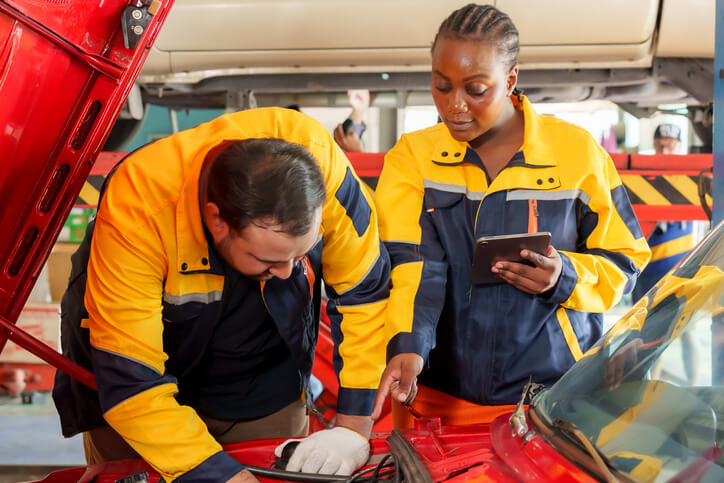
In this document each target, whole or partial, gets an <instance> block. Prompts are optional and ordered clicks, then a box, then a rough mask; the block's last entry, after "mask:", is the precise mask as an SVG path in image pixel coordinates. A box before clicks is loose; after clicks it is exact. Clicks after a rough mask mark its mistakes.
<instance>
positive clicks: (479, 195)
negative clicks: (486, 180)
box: [422, 179, 485, 201]
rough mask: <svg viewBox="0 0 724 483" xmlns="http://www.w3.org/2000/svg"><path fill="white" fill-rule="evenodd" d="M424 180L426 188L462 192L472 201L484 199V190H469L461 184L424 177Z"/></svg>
mask: <svg viewBox="0 0 724 483" xmlns="http://www.w3.org/2000/svg"><path fill="white" fill-rule="evenodd" d="M422 181H423V183H424V185H425V188H432V189H436V190H440V191H446V192H448V193H460V194H463V195H465V197H466V198H467V199H469V200H472V201H480V200H482V199H483V196H485V192H484V191H468V187H467V186H462V185H459V184H449V183H439V182H437V181H432V180H429V179H424V180H422Z"/></svg>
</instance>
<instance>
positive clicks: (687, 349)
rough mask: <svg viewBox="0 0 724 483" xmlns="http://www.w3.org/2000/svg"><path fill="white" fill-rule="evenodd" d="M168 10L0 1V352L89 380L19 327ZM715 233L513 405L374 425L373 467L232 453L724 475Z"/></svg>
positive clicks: (259, 462)
mask: <svg viewBox="0 0 724 483" xmlns="http://www.w3.org/2000/svg"><path fill="white" fill-rule="evenodd" d="M170 7H171V1H170V0H168V1H158V0H156V1H151V0H147V1H146V0H142V1H138V2H127V1H126V0H106V1H104V2H97V1H94V0H77V1H74V2H72V3H68V2H63V1H49V2H39V1H38V0H0V99H2V103H0V156H2V162H0V206H3V210H1V211H0V226H2V227H3V232H4V236H3V237H1V238H0V328H1V329H2V332H0V334H1V335H0V350H2V347H3V346H4V344H5V342H6V340H7V339H10V340H13V341H14V342H16V343H18V344H19V345H22V346H23V347H25V348H26V349H28V350H30V351H31V352H33V353H34V354H36V355H38V356H40V357H42V358H43V359H45V360H46V361H48V362H49V363H51V364H53V365H54V366H56V367H58V368H59V369H61V370H65V371H67V372H69V373H71V374H73V375H75V376H76V377H77V378H79V379H80V380H82V381H83V382H85V383H87V384H88V385H91V386H92V385H94V380H93V376H92V374H90V373H88V372H87V371H84V370H82V369H81V368H79V367H77V366H74V365H73V364H72V363H70V362H69V361H67V360H65V359H64V358H63V357H62V356H60V355H59V354H57V353H55V352H52V351H49V350H48V349H47V348H46V347H44V346H43V345H42V344H40V343H38V342H37V341H36V340H34V339H33V338H32V337H30V336H29V335H28V334H26V333H24V332H23V331H22V330H20V329H18V328H17V327H16V326H15V321H16V320H17V317H18V314H19V313H20V311H21V309H22V308H23V306H24V304H25V301H26V299H27V297H28V294H29V292H30V290H31V288H32V285H33V282H34V280H35V279H36V278H37V276H38V273H39V272H40V269H41V267H42V265H43V262H44V261H45V259H46V258H47V256H48V253H49V252H50V249H51V246H52V244H53V243H54V241H55V240H56V238H57V236H58V232H59V231H60V228H61V225H62V223H63V221H64V220H65V217H67V215H68V212H69V210H70V208H71V206H72V205H73V203H74V202H75V199H76V197H77V195H78V193H79V192H80V190H81V187H82V185H83V183H84V181H85V179H86V177H87V175H88V172H89V170H90V167H91V166H92V164H93V163H94V162H95V160H96V158H97V156H98V153H99V151H100V148H101V146H102V145H103V141H104V140H105V138H106V137H107V135H108V132H109V130H110V127H111V126H112V124H113V121H114V119H115V118H116V116H117V114H118V111H119V110H120V107H121V105H122V103H123V101H124V99H125V97H126V95H127V94H128V91H129V90H130V88H131V85H132V84H133V82H134V80H135V78H136V76H137V75H138V71H139V69H140V66H141V64H142V62H143V60H144V59H145V56H146V53H147V51H148V48H149V47H150V45H151V43H152V42H153V40H154V38H155V36H156V34H157V33H158V29H159V28H160V26H161V24H162V22H163V20H164V18H165V16H166V14H167V13H168V10H169V8H170ZM722 230H724V228H723V227H722V225H720V226H719V227H717V228H716V229H715V230H713V231H712V233H710V234H709V236H708V237H707V238H706V239H705V240H704V241H703V242H702V243H700V244H699V245H698V247H697V248H696V249H695V250H694V251H693V252H692V253H691V254H690V255H689V256H688V258H687V259H686V260H685V261H684V262H683V264H681V265H680V266H678V267H677V268H676V269H675V270H674V271H673V272H672V273H670V274H669V275H668V276H667V277H666V278H665V279H663V280H662V281H661V282H660V283H659V284H658V285H657V286H656V287H654V288H653V289H652V290H651V292H649V294H648V295H647V296H646V297H644V298H643V299H642V300H641V301H640V302H639V303H637V304H636V305H635V306H634V307H633V308H632V310H631V311H630V312H629V313H628V314H627V315H626V316H625V317H624V318H622V319H621V320H620V321H619V322H618V323H617V324H616V325H615V326H614V327H613V328H612V329H611V330H610V331H609V332H608V333H607V334H606V335H605V336H604V337H603V338H602V339H601V340H600V341H599V342H598V344H597V345H596V346H595V347H593V349H591V350H590V351H589V352H588V353H586V354H585V355H584V356H583V357H582V358H581V360H579V361H578V362H577V363H576V365H575V366H574V367H573V368H571V370H570V371H568V373H566V374H565V375H564V376H563V378H562V379H561V380H560V381H559V382H558V383H557V384H556V385H554V386H553V387H551V388H539V387H538V386H537V385H535V384H534V382H535V381H533V382H532V383H531V384H529V385H528V386H526V390H525V391H524V393H523V394H521V405H520V406H519V409H518V410H517V411H516V412H515V413H513V414H512V415H506V416H502V417H499V418H497V419H495V420H494V421H492V422H491V423H490V424H481V425H470V426H461V427H443V426H441V425H440V422H439V420H436V419H430V420H418V421H417V425H416V428H415V429H414V430H410V431H406V432H404V433H400V432H398V431H384V432H376V433H374V434H373V437H372V440H371V447H372V454H371V458H370V460H369V462H368V465H367V466H366V467H365V468H364V469H363V470H362V472H361V473H359V474H357V475H355V476H353V477H350V478H346V479H345V478H340V477H336V476H320V475H304V474H301V473H284V472H283V470H281V469H278V468H281V467H283V461H276V459H275V457H274V454H273V450H274V448H275V446H276V445H277V444H278V443H279V442H280V441H279V440H262V441H253V442H248V443H241V444H235V445H230V446H227V447H226V450H227V451H228V452H229V453H230V454H231V455H232V456H233V457H235V458H237V459H238V460H239V461H241V462H243V463H246V464H248V465H253V466H254V468H252V469H253V471H254V472H255V473H256V474H257V475H258V477H259V478H260V479H261V480H263V481H280V480H281V481H320V482H321V481H349V482H353V481H356V482H362V481H365V482H371V481H399V482H401V481H405V482H415V483H417V482H432V481H436V482H440V481H450V482H463V481H469V482H476V481H477V482H482V481H504V482H505V481H511V482H512V481H595V480H605V481H614V480H624V481H629V480H637V481H697V482H698V481H703V482H709V481H711V482H718V481H724V467H723V465H724V458H723V457H722V450H721V449H720V446H719V444H720V442H721V439H722V435H723V433H722V430H721V429H720V428H721V426H720V425H719V423H718V421H719V419H724V414H722V411H723V410H724V389H722V388H724V383H723V379H724V363H723V362H724V351H720V350H719V349H720V348H721V346H722V344H724V323H723V322H724V321H723V319H722V318H723V317H724V316H723V315H722V314H724V310H722V302H721V300H722V295H723V292H724V271H723V270H724V239H723V238H722ZM684 341H686V342H684ZM528 398H531V399H528ZM529 401H530V406H526V405H523V404H522V403H524V402H525V403H527V402H529ZM144 479H145V480H147V481H158V480H159V476H158V474H157V473H155V472H154V471H153V470H152V469H151V468H150V467H148V465H146V463H144V462H143V461H140V460H138V461H120V462H114V463H107V464H103V465H98V466H92V467H81V468H75V469H69V470H64V471H58V472H55V473H52V474H51V475H49V476H48V477H47V478H46V479H45V480H43V481H47V482H66V481H68V482H70V481H87V482H91V481H95V482H99V483H100V482H114V481H128V482H130V481H143V480H144Z"/></svg>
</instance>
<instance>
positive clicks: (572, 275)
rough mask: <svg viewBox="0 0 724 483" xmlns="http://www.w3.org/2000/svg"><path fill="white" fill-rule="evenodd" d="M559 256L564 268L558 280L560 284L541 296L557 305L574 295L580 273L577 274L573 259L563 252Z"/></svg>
mask: <svg viewBox="0 0 724 483" xmlns="http://www.w3.org/2000/svg"><path fill="white" fill-rule="evenodd" d="M558 254H559V255H560V256H561V261H562V262H563V266H562V267H561V276H560V278H559V279H558V283H557V284H556V286H555V287H554V288H553V290H549V291H548V292H545V293H543V294H541V295H539V297H540V298H541V299H543V300H545V301H546V302H548V303H551V304H555V305H560V304H562V303H563V302H565V301H566V300H568V299H569V298H570V297H571V294H572V293H573V289H574V288H576V284H577V283H578V273H576V269H575V268H573V263H571V259H570V258H568V255H566V254H565V253H563V252H558Z"/></svg>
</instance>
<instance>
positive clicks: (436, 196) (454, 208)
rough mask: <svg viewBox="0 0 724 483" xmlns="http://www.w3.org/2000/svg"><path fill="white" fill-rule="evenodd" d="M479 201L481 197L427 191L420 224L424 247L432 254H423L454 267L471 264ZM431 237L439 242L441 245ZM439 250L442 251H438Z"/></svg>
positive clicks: (423, 248)
mask: <svg viewBox="0 0 724 483" xmlns="http://www.w3.org/2000/svg"><path fill="white" fill-rule="evenodd" d="M479 203H480V201H478V200H473V199H469V198H468V197H467V196H466V195H465V193H453V192H447V191H439V190H430V189H428V190H425V198H424V200H423V213H422V214H421V219H420V225H421V227H422V241H423V243H422V250H427V251H429V253H423V256H424V257H425V258H432V259H437V260H442V259H446V260H447V262H448V264H449V265H450V266H451V267H469V266H470V263H471V262H472V249H473V238H474V236H473V218H474V213H475V209H477V205H478V204H479ZM426 238H427V239H428V240H426ZM430 238H433V239H434V238H436V239H437V240H438V241H439V248H438V244H436V243H434V240H429V239H430ZM426 241H431V242H432V243H427V242H426ZM439 249H441V250H442V252H441V253H434V251H435V250H439Z"/></svg>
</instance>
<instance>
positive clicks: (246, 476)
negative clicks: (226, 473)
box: [226, 470, 259, 483]
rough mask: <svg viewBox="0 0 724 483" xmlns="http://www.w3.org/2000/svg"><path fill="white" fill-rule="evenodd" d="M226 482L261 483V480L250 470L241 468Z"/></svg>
mask: <svg viewBox="0 0 724 483" xmlns="http://www.w3.org/2000/svg"><path fill="white" fill-rule="evenodd" d="M226 483H259V480H257V479H256V477H255V476H254V475H252V474H251V473H250V472H249V470H241V471H240V472H238V473H237V474H235V475H234V476H232V477H231V478H229V479H228V480H226Z"/></svg>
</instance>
